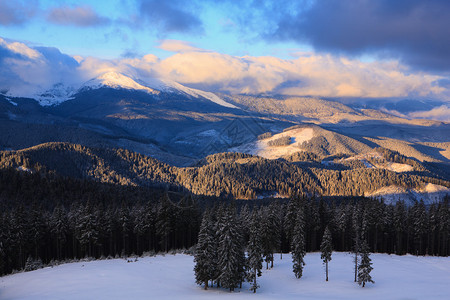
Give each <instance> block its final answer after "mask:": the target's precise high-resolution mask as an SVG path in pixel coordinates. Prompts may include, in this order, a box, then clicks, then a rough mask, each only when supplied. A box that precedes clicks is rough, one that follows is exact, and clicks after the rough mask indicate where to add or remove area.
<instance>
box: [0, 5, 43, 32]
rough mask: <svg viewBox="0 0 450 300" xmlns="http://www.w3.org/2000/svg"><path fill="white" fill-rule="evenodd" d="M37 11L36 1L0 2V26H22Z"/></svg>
mask: <svg viewBox="0 0 450 300" xmlns="http://www.w3.org/2000/svg"><path fill="white" fill-rule="evenodd" d="M37 9H38V3H37V1H33V0H30V1H20V0H18V1H11V0H0V25H3V26H11V25H22V24H24V23H26V22H27V21H29V20H30V18H32V17H33V16H34V15H35V14H36V11H37Z"/></svg>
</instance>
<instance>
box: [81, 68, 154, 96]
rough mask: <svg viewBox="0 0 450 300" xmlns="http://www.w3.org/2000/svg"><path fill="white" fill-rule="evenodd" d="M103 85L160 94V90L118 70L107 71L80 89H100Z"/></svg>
mask: <svg viewBox="0 0 450 300" xmlns="http://www.w3.org/2000/svg"><path fill="white" fill-rule="evenodd" d="M101 87H111V88H121V89H128V90H137V91H144V92H147V93H149V94H154V95H158V94H159V93H160V92H159V91H157V90H154V89H152V88H149V87H148V86H145V85H142V84H140V83H138V82H136V81H135V80H134V79H132V78H131V77H128V76H125V75H124V74H121V73H117V72H106V73H104V74H102V75H100V76H98V77H96V78H93V79H91V80H89V81H87V82H85V83H84V84H82V85H81V87H80V88H79V91H82V90H85V89H98V88H101Z"/></svg>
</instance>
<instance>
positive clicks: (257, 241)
mask: <svg viewBox="0 0 450 300" xmlns="http://www.w3.org/2000/svg"><path fill="white" fill-rule="evenodd" d="M259 226H260V218H259V214H258V213H257V212H256V211H253V214H252V217H251V221H250V227H249V241H248V246H247V253H248V273H247V280H248V281H249V282H250V283H251V287H250V290H252V291H253V293H256V289H258V288H259V285H258V283H257V282H256V277H259V276H261V269H262V263H263V258H262V247H261V235H260V229H259Z"/></svg>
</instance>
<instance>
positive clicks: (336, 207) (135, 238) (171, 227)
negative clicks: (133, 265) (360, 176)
mask: <svg viewBox="0 0 450 300" xmlns="http://www.w3.org/2000/svg"><path fill="white" fill-rule="evenodd" d="M230 202H231V203H235V210H236V216H234V218H236V220H237V221H236V222H235V224H234V225H233V226H238V227H236V228H225V227H224V228H223V230H224V232H226V231H227V230H228V231H229V232H233V231H235V232H239V233H240V234H241V235H242V239H243V243H242V245H248V243H249V242H250V241H251V239H250V233H251V232H252V230H255V229H254V228H253V229H252V227H251V226H252V222H253V226H256V227H258V229H261V230H264V232H265V234H264V235H263V236H262V242H261V243H262V245H263V247H262V249H261V250H260V251H262V255H263V257H264V264H265V267H266V268H268V267H270V266H271V265H272V263H273V253H275V252H280V253H288V252H295V251H296V250H295V249H294V246H293V240H294V239H296V238H298V237H295V235H294V234H293V233H294V232H298V230H299V229H298V228H296V226H297V227H298V226H300V225H299V224H304V225H303V227H304V228H303V229H302V230H303V231H304V234H303V240H304V241H303V243H304V248H303V249H304V251H305V252H311V251H318V250H320V244H321V241H322V236H323V233H324V232H325V228H326V227H327V226H328V228H329V230H330V233H331V236H332V248H333V249H334V250H336V251H353V250H354V245H355V236H356V233H358V232H359V233H360V234H359V236H360V237H361V241H363V240H364V241H366V243H367V246H368V250H369V251H370V252H382V253H395V254H399V255H402V254H406V253H411V254H415V255H425V254H427V255H440V256H448V255H449V254H450V239H449V233H450V211H449V210H450V207H449V206H450V204H449V197H448V196H447V197H445V198H444V199H443V200H442V201H441V202H440V203H435V204H432V205H430V206H425V204H424V203H423V202H422V201H420V202H417V203H415V204H414V205H413V206H406V205H405V203H403V202H401V201H399V202H397V203H396V204H395V205H387V204H385V203H383V202H382V201H380V200H377V199H367V198H358V199H357V200H356V198H355V199H353V198H351V197H349V198H344V199H341V200H340V201H333V200H325V199H323V198H315V197H306V196H304V197H302V196H294V197H291V198H290V199H289V201H287V200H283V199H271V200H270V201H257V200H255V201H251V202H248V201H235V200H231V199H229V198H227V197H225V198H212V197H210V198H202V197H199V196H196V195H192V194H190V193H178V192H173V191H167V190H160V189H150V188H142V187H133V186H121V185H114V184H104V183H98V182H95V181H89V180H75V179H72V178H67V177H58V176H56V175H51V174H49V175H48V176H43V175H42V174H39V173H33V174H32V173H28V172H21V171H16V170H13V169H7V170H0V274H7V273H10V272H12V271H13V270H22V269H24V268H25V264H26V261H27V259H28V258H29V257H30V258H31V259H33V260H39V259H40V260H42V262H43V263H44V264H46V263H49V262H50V261H52V260H66V259H73V258H75V259H77V258H83V257H86V256H91V257H95V258H99V257H102V256H104V257H108V256H112V257H115V256H121V255H123V256H127V255H131V254H136V255H141V254H142V253H144V252H148V251H150V252H159V251H163V252H165V251H169V250H170V249H178V248H190V247H192V246H193V245H195V244H196V243H197V238H198V233H199V232H201V226H200V224H201V221H202V218H204V216H205V215H210V218H212V219H213V220H218V219H220V218H225V216H221V214H220V213H218V212H217V211H220V209H219V208H218V207H220V205H218V203H230ZM215 206H218V207H215ZM225 209H226V208H225V207H224V208H221V210H222V211H224V210H225ZM298 212H302V215H301V218H302V219H303V221H302V222H300V221H299V220H297V219H298V218H299V216H298ZM252 218H256V219H255V220H253V221H252ZM214 222H217V221H214ZM231 223H233V222H231ZM255 224H256V225H255ZM215 226H216V225H215ZM216 227H217V226H216ZM230 243H236V241H230ZM253 243H259V242H258V241H257V240H253ZM297 244H298V243H297V242H296V243H295V245H297ZM223 246H224V247H225V245H223ZM236 249H238V248H236ZM255 251H256V250H255ZM255 253H257V251H256V252H255ZM255 255H256V254H255ZM255 261H257V259H255ZM255 264H256V262H255Z"/></svg>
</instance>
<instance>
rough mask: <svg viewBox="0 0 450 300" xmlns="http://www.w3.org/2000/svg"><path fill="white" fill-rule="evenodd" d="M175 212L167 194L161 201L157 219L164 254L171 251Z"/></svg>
mask: <svg viewBox="0 0 450 300" xmlns="http://www.w3.org/2000/svg"><path fill="white" fill-rule="evenodd" d="M174 214H175V212H174V210H173V207H172V202H171V200H170V198H169V194H168V193H167V192H166V193H164V195H163V196H162V198H161V199H160V200H159V204H158V210H157V217H156V232H157V234H158V236H159V238H160V243H161V247H162V249H163V250H164V252H168V251H169V239H170V235H171V234H172V232H173V231H174V229H175V228H174V224H173V223H174V222H173V219H174Z"/></svg>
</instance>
